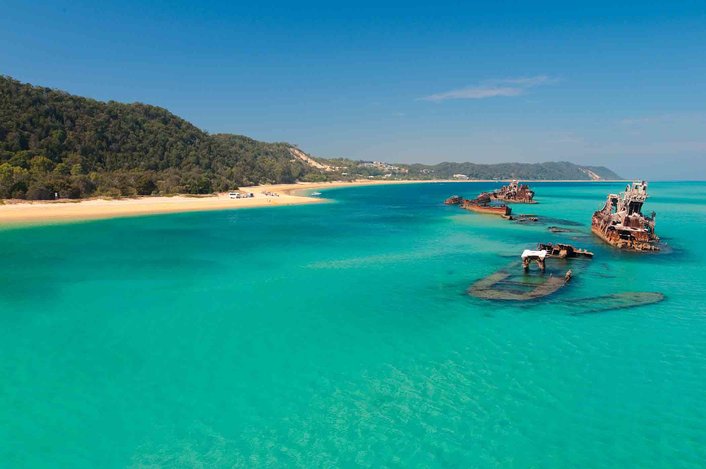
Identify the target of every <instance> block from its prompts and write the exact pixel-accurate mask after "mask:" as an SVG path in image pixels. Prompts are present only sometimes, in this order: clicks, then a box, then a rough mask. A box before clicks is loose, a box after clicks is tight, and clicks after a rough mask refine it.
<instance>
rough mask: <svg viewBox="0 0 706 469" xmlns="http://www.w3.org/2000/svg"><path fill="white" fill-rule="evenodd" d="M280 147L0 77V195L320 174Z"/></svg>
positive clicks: (171, 188)
mask: <svg viewBox="0 0 706 469" xmlns="http://www.w3.org/2000/svg"><path fill="white" fill-rule="evenodd" d="M289 148H290V145H288V144H284V143H263V142H258V141H256V140H253V139H250V138H247V137H243V136H238V135H209V134H207V133H206V132H204V131H202V130H200V129H198V128H196V127H195V126H193V125H192V124H190V123H189V122H187V121H185V120H184V119H181V118H179V117H177V116H175V115H174V114H172V113H170V112H169V111H167V110H165V109H162V108H159V107H155V106H149V105H145V104H139V103H136V104H122V103H117V102H113V101H110V102H107V103H106V102H100V101H96V100H92V99H87V98H82V97H79V96H73V95H70V94H68V93H65V92H62V91H57V90H52V89H49V88H41V87H35V86H31V85H27V84H22V83H20V82H18V81H16V80H13V79H11V78H8V77H0V198H9V197H14V198H29V199H46V198H53V196H54V193H55V192H58V193H59V195H60V196H61V197H72V198H79V197H85V196H89V195H94V194H97V195H112V196H121V195H123V196H126V195H140V194H156V193H159V194H173V193H194V194H203V193H210V192H213V191H221V190H228V189H231V188H233V187H237V186H239V185H249V184H258V183H289V182H294V181H296V180H298V179H321V178H324V175H323V174H322V171H320V170H317V169H313V168H311V167H310V165H308V164H306V163H305V162H302V161H300V160H298V159H296V158H293V156H292V154H291V152H290V151H289Z"/></svg>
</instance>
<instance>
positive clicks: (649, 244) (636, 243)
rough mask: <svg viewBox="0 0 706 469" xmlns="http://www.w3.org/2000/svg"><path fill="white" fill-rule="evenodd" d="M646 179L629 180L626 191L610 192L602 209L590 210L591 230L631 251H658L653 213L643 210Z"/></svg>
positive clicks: (605, 239)
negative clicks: (645, 213)
mask: <svg viewBox="0 0 706 469" xmlns="http://www.w3.org/2000/svg"><path fill="white" fill-rule="evenodd" d="M645 200H647V182H645V181H639V182H633V183H632V184H629V185H628V186H627V187H626V188H625V192H621V193H620V194H610V195H608V198H607V200H606V203H605V205H604V206H603V208H602V209H600V210H598V211H596V212H595V213H594V214H593V220H592V222H591V230H592V231H593V233H595V234H596V235H597V236H599V237H600V238H601V239H603V240H604V241H605V242H606V243H608V244H610V245H612V246H615V247H617V248H619V249H627V250H632V251H659V247H658V246H657V243H658V242H659V237H658V236H657V235H656V234H655V213H654V212H652V214H651V215H650V216H649V217H646V216H645V215H643V214H642V205H643V204H644V203H645Z"/></svg>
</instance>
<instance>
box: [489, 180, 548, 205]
mask: <svg viewBox="0 0 706 469" xmlns="http://www.w3.org/2000/svg"><path fill="white" fill-rule="evenodd" d="M491 197H493V198H494V199H498V200H502V201H505V202H512V203H516V204H536V203H537V202H535V201H534V191H533V190H532V189H530V188H529V186H528V185H527V184H520V181H518V180H516V179H513V180H512V181H510V184H508V185H507V186H503V187H501V188H500V189H498V190H496V191H494V192H492V193H491Z"/></svg>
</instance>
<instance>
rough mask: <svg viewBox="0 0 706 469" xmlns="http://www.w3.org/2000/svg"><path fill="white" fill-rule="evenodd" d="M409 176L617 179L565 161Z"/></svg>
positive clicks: (416, 168) (468, 166) (451, 166)
mask: <svg viewBox="0 0 706 469" xmlns="http://www.w3.org/2000/svg"><path fill="white" fill-rule="evenodd" d="M409 170H410V173H419V174H420V175H421V174H424V173H426V174H428V175H429V176H431V177H434V178H438V179H447V178H452V177H453V175H454V174H463V175H466V176H468V177H469V178H471V179H496V178H497V179H524V180H533V179H534V180H537V179H548V180H558V179H563V180H606V179H621V177H620V176H618V175H617V174H615V173H614V172H613V171H611V170H610V169H608V168H604V167H595V166H579V165H576V164H574V163H569V162H567V161H560V162H549V163H498V164H476V163H440V164H438V165H434V166H429V165H421V164H420V165H410V166H409Z"/></svg>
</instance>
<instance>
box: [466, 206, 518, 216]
mask: <svg viewBox="0 0 706 469" xmlns="http://www.w3.org/2000/svg"><path fill="white" fill-rule="evenodd" d="M461 208H464V209H466V210H470V211H471V212H477V213H485V214H489V215H500V216H502V217H509V216H510V214H511V213H512V209H511V208H510V207H508V206H507V205H501V206H493V205H477V204H472V203H467V202H466V203H464V204H463V205H461Z"/></svg>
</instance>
